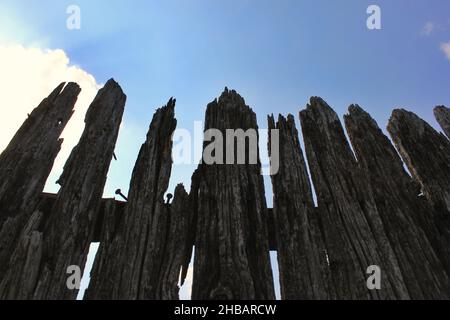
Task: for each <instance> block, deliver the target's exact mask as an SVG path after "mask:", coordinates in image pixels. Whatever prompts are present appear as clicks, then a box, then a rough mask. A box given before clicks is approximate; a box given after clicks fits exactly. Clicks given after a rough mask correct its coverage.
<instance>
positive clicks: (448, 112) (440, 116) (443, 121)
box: [434, 106, 450, 139]
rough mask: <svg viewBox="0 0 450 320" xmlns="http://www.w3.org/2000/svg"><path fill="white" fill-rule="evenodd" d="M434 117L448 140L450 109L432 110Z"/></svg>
mask: <svg viewBox="0 0 450 320" xmlns="http://www.w3.org/2000/svg"><path fill="white" fill-rule="evenodd" d="M434 116H435V117H436V120H437V122H438V123H439V124H440V126H441V127H442V130H444V132H445V134H446V135H447V137H448V138H449V139H450V108H446V107H444V106H438V107H436V108H434Z"/></svg>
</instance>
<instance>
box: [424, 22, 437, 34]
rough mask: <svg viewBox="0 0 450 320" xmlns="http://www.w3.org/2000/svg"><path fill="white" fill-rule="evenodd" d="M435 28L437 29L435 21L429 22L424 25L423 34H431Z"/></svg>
mask: <svg viewBox="0 0 450 320" xmlns="http://www.w3.org/2000/svg"><path fill="white" fill-rule="evenodd" d="M435 29H436V26H435V24H434V23H433V22H427V23H426V24H425V25H424V26H423V28H422V32H421V34H422V35H424V36H429V35H430V34H431V33H432V32H433V31H434V30H435Z"/></svg>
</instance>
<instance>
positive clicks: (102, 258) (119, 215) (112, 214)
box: [84, 199, 126, 300]
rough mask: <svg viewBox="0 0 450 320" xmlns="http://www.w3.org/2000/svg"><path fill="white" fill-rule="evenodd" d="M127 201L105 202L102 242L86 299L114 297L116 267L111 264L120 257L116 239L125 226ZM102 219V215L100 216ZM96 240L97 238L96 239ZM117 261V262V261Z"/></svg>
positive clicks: (110, 200) (100, 239)
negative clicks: (117, 253) (117, 254)
mask: <svg viewBox="0 0 450 320" xmlns="http://www.w3.org/2000/svg"><path fill="white" fill-rule="evenodd" d="M125 207H126V203H125V202H119V201H116V200H114V199H109V200H107V201H106V202H105V203H104V208H103V209H104V210H103V216H102V217H101V218H102V219H101V221H99V222H98V224H97V225H99V224H100V228H101V230H102V231H101V233H100V236H99V238H98V239H96V240H97V241H98V242H100V245H99V248H98V251H97V255H96V258H95V261H94V265H93V267H92V270H91V274H90V278H91V280H90V282H89V287H88V288H87V290H86V292H85V294H84V300H108V299H112V292H113V291H114V287H116V279H117V274H116V273H115V271H116V268H114V267H112V266H111V265H110V263H111V261H115V259H118V257H117V256H115V254H116V252H117V251H116V245H117V243H116V242H115V241H117V240H116V237H117V235H118V234H119V232H120V230H121V226H123V221H124V219H125V216H124V215H125ZM99 219H100V217H99ZM94 241H95V240H94ZM116 263H117V262H116Z"/></svg>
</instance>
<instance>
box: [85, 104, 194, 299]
mask: <svg viewBox="0 0 450 320" xmlns="http://www.w3.org/2000/svg"><path fill="white" fill-rule="evenodd" d="M174 110H175V100H174V99H170V101H169V102H168V104H167V105H166V106H165V107H163V108H161V109H159V110H158V111H157V112H156V114H155V115H154V117H153V120H152V123H151V125H150V129H149V132H148V134H147V140H146V141H145V143H144V144H143V145H142V147H141V150H140V153H139V157H138V159H137V161H136V165H135V167H134V171H133V175H132V179H131V184H130V192H129V195H128V199H129V200H128V202H127V204H126V208H125V214H124V220H123V222H121V225H120V231H119V233H118V235H117V237H116V239H114V241H113V244H112V246H111V247H110V248H105V249H103V250H104V252H105V254H106V256H104V254H103V252H102V254H101V255H100V256H99V257H97V259H101V260H104V265H105V266H106V267H105V268H107V270H101V272H94V273H93V275H92V277H93V279H94V283H93V285H92V286H90V288H89V292H88V296H87V297H88V298H89V299H127V300H130V299H131V300H134V299H163V298H164V299H169V298H170V299H177V298H178V291H177V289H176V285H177V282H178V278H176V279H175V278H174V276H173V274H174V273H177V277H178V276H179V272H180V269H181V264H182V262H181V261H179V262H178V259H181V258H179V256H180V252H181V253H183V252H184V247H182V246H179V242H180V240H179V238H178V237H181V239H183V237H182V234H179V233H177V234H175V233H176V231H177V230H179V227H180V225H181V226H183V225H184V224H183V221H184V216H185V215H186V216H187V217H188V215H189V209H188V205H186V204H185V203H184V202H185V200H186V199H185V198H187V196H185V195H184V193H183V191H184V190H182V189H181V187H178V188H177V194H176V195H175V198H176V199H174V204H173V207H174V209H173V211H171V209H170V207H171V206H170V205H168V204H166V203H165V201H164V194H165V193H166V191H167V188H168V185H169V178H170V173H171V170H172V158H171V155H172V154H171V152H172V139H171V138H172V134H173V132H174V130H175V127H176V120H175V117H174V115H175V111H174ZM182 209H184V210H185V211H184V212H181V210H182ZM103 245H105V246H109V243H108V242H107V243H103V244H101V247H102V246H103ZM171 263H174V264H176V265H170V264H171ZM163 266H167V268H165V267H163ZM177 268H178V271H176V269H177ZM97 278H98V279H97ZM174 280H176V281H174ZM99 284H100V286H99ZM102 286H103V288H102Z"/></svg>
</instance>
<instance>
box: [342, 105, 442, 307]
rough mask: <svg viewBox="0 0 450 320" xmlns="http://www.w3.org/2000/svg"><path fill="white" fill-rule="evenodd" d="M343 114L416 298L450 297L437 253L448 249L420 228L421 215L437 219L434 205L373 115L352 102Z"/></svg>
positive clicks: (406, 278) (410, 292) (394, 248)
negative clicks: (421, 193) (426, 199)
mask: <svg viewBox="0 0 450 320" xmlns="http://www.w3.org/2000/svg"><path fill="white" fill-rule="evenodd" d="M344 119H345V125H346V127H347V132H348V134H349V136H350V140H351V142H352V145H353V148H354V150H355V153H356V156H357V159H358V164H359V165H360V167H361V168H362V169H363V170H364V172H365V174H366V175H367V176H368V177H369V179H370V183H371V187H372V191H373V196H374V199H375V202H376V205H377V209H378V212H379V213H380V217H381V219H382V221H383V225H384V227H385V230H386V234H387V236H388V238H389V240H390V243H391V246H392V248H393V250H394V252H395V255H396V257H397V260H398V262H399V266H400V269H401V271H402V274H403V279H404V280H405V284H406V286H407V288H408V292H409V294H410V296H411V298H412V299H421V300H423V299H447V298H448V294H449V293H450V286H449V279H448V276H447V274H446V272H445V271H444V270H445V269H444V267H443V265H442V263H441V261H440V259H439V258H438V256H437V255H436V252H437V253H440V254H448V253H445V251H444V250H445V249H443V248H441V247H440V246H439V247H438V248H437V251H435V249H434V248H433V245H432V242H431V241H429V239H428V237H427V235H426V233H425V231H424V230H422V228H421V226H422V225H423V223H422V222H421V221H422V220H424V219H426V220H427V221H428V220H429V219H430V218H432V217H431V216H432V211H433V209H432V207H431V206H427V205H426V204H425V203H424V202H423V201H422V199H420V197H419V195H418V191H417V186H416V185H415V184H414V183H413V181H412V179H411V177H410V176H408V174H407V173H406V172H405V170H404V168H403V162H402V161H401V159H400V157H399V156H398V153H397V151H396V150H395V148H394V147H393V145H392V144H391V142H390V141H389V139H388V138H387V137H386V136H385V135H384V134H383V132H382V131H381V130H380V128H379V127H378V125H377V123H376V122H375V121H374V120H373V119H372V118H371V117H370V115H369V114H368V113H367V112H365V111H364V110H363V109H362V108H360V107H359V106H357V105H352V106H350V108H349V114H348V115H345V116H344ZM414 216H417V218H415V217H414ZM425 230H428V227H426V226H425ZM433 231H434V232H437V230H433ZM437 236H439V235H438V234H436V235H431V237H432V238H435V237H437Z"/></svg>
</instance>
